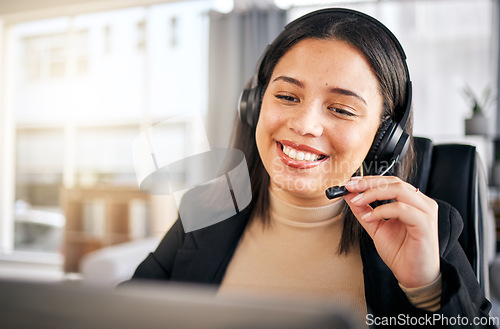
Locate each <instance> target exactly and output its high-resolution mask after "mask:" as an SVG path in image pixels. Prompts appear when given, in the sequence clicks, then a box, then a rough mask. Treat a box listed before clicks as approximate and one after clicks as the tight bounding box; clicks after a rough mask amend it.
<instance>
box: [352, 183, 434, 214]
mask: <svg viewBox="0 0 500 329" xmlns="http://www.w3.org/2000/svg"><path fill="white" fill-rule="evenodd" d="M346 188H347V189H348V190H349V191H350V192H354V193H359V194H358V195H356V196H355V197H353V198H352V199H351V202H352V204H354V205H357V206H363V205H366V204H370V203H372V202H374V201H384V200H395V201H398V202H402V203H405V204H409V205H412V206H414V207H416V208H418V209H420V210H422V211H426V210H428V209H432V208H433V207H434V205H435V204H436V203H435V201H434V200H432V199H430V198H429V197H427V196H426V195H424V194H422V193H421V192H420V191H418V190H417V189H416V188H415V187H414V186H412V185H410V184H408V183H406V182H404V181H402V180H401V179H399V178H397V177H382V176H366V177H363V178H362V179H358V180H353V181H351V182H349V183H348V184H347V185H346ZM435 206H436V207H437V204H436V205H435Z"/></svg>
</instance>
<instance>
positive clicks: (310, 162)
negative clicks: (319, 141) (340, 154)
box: [276, 141, 328, 169]
mask: <svg viewBox="0 0 500 329" xmlns="http://www.w3.org/2000/svg"><path fill="white" fill-rule="evenodd" d="M276 146H277V148H278V155H279V157H280V159H281V161H283V162H284V163H285V164H286V165H288V166H290V167H293V168H299V169H308V168H312V167H316V166H318V165H320V164H321V163H322V162H324V161H325V160H326V159H327V158H328V156H327V155H325V154H322V153H321V152H320V151H319V150H316V149H314V148H312V147H310V146H307V145H301V144H297V143H294V142H291V141H279V142H276Z"/></svg>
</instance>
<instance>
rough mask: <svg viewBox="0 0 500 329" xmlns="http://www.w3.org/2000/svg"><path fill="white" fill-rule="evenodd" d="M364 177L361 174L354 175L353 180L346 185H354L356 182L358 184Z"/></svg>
mask: <svg viewBox="0 0 500 329" xmlns="http://www.w3.org/2000/svg"><path fill="white" fill-rule="evenodd" d="M361 178H363V177H361V176H354V177H351V180H350V181H348V182H347V184H345V185H346V186H354V185H356V184H358V182H359V180H360V179H361Z"/></svg>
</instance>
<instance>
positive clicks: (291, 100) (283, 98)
mask: <svg viewBox="0 0 500 329" xmlns="http://www.w3.org/2000/svg"><path fill="white" fill-rule="evenodd" d="M275 97H276V98H277V99H279V100H281V101H285V102H288V103H296V102H298V101H299V99H298V98H296V97H293V96H290V95H276V96H275Z"/></svg>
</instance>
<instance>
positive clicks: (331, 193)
mask: <svg viewBox="0 0 500 329" xmlns="http://www.w3.org/2000/svg"><path fill="white" fill-rule="evenodd" d="M398 158H399V156H394V157H393V158H392V161H391V164H390V165H389V166H388V167H387V168H385V169H384V170H383V171H382V173H381V174H380V175H379V176H384V175H385V174H387V173H388V172H389V170H391V168H392V167H393V166H394V165H395V164H396V162H397V161H398ZM325 193H326V197H327V198H328V199H330V200H331V199H335V198H338V197H341V196H344V195H347V194H349V193H350V192H349V191H348V190H347V188H346V187H345V186H338V185H337V186H332V187H329V188H327V189H326V191H325Z"/></svg>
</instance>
